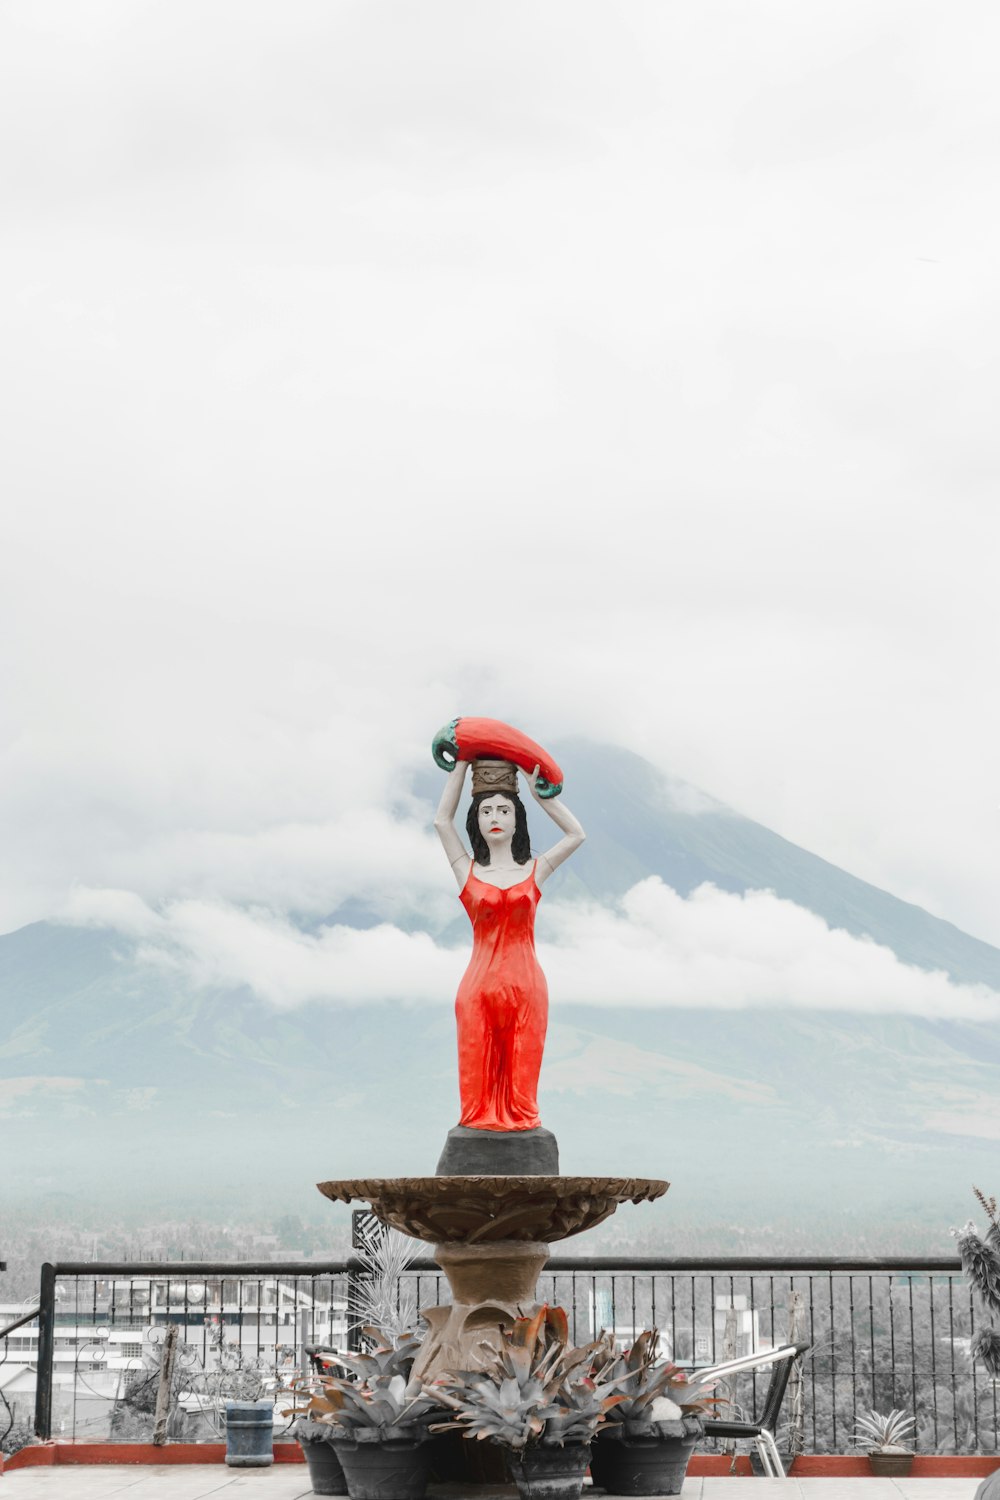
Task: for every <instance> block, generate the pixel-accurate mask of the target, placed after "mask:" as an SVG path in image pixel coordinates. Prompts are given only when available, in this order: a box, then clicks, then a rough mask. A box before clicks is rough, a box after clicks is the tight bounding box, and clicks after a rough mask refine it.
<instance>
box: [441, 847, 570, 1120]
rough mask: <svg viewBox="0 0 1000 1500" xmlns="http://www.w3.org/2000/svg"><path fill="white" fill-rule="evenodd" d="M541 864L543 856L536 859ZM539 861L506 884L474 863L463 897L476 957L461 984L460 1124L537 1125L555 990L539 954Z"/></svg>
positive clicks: (457, 1010) (457, 1011) (457, 1013)
mask: <svg viewBox="0 0 1000 1500" xmlns="http://www.w3.org/2000/svg"><path fill="white" fill-rule="evenodd" d="M536 863H537V861H536ZM541 895H542V893H541V891H540V890H539V889H538V883H537V881H536V880H535V867H534V865H532V867H531V872H530V874H528V875H526V876H525V878H524V879H523V880H520V881H518V883H517V885H512V886H510V887H508V889H507V890H501V889H500V888H499V886H495V885H489V884H488V883H487V882H486V881H485V880H480V879H479V877H478V875H476V873H475V871H474V869H473V868H470V870H469V877H468V879H467V880H466V882H465V885H464V887H463V889H462V894H461V897H460V900H461V902H462V905H463V906H464V907H465V909H466V911H467V912H468V914H469V920H470V921H471V923H472V957H471V959H470V960H469V967H468V968H467V969H466V971H465V974H464V976H463V978H462V983H461V984H460V985H459V987H458V997H457V999H456V1001H455V1016H456V1019H457V1021H458V1086H459V1092H460V1093H461V1096H462V1117H461V1119H460V1120H459V1124H460V1125H471V1126H474V1127H475V1128H476V1129H477V1130H534V1129H536V1127H537V1126H538V1125H540V1124H541V1121H540V1120H539V1118H538V1075H539V1072H540V1071H541V1066H542V1049H543V1047H544V1045H545V1027H546V1023H547V1021H548V1014H549V990H548V985H547V984H546V983H545V975H544V974H543V973H542V971H541V968H540V967H539V963H538V959H537V958H536V957H535V908H536V907H537V905H538V903H539V901H540V900H541Z"/></svg>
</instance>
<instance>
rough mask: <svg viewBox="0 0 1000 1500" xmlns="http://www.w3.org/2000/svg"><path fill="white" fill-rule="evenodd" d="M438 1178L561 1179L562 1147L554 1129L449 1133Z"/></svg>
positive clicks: (461, 1129) (467, 1129)
mask: <svg viewBox="0 0 1000 1500" xmlns="http://www.w3.org/2000/svg"><path fill="white" fill-rule="evenodd" d="M436 1175H437V1176H438V1177H558V1175H559V1146H558V1143H557V1141H556V1138H555V1136H554V1135H553V1134H552V1132H551V1130H545V1129H544V1128H543V1127H542V1126H539V1127H538V1129H537V1130H475V1129H474V1128H473V1127H472V1126H470V1125H456V1126H455V1127H454V1129H453V1130H449V1132H448V1139H447V1140H446V1141H445V1147H444V1150H443V1151H442V1152H441V1160H440V1161H439V1162H438V1164H437V1174H436Z"/></svg>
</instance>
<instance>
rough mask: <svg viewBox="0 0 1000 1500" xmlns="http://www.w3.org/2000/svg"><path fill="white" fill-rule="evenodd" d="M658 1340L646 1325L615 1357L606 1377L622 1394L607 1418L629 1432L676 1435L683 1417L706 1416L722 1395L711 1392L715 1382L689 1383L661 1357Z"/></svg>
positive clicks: (684, 1376) (717, 1403) (683, 1373)
mask: <svg viewBox="0 0 1000 1500" xmlns="http://www.w3.org/2000/svg"><path fill="white" fill-rule="evenodd" d="M659 1343H660V1335H659V1331H658V1329H656V1328H648V1329H646V1331H645V1332H644V1333H640V1335H639V1337H638V1338H637V1339H636V1341H635V1343H634V1344H633V1345H632V1347H631V1349H627V1350H626V1351H625V1353H624V1354H619V1355H618V1356H617V1358H616V1359H615V1361H614V1364H613V1365H612V1367H611V1368H610V1370H609V1371H608V1378H609V1379H615V1380H617V1381H618V1382H619V1383H620V1384H621V1387H622V1389H623V1391H624V1395H623V1396H622V1399H621V1400H620V1401H619V1402H618V1404H617V1405H616V1406H615V1408H614V1410H613V1411H612V1412H611V1413H610V1414H609V1418H608V1420H609V1422H611V1423H615V1422H621V1423H623V1424H624V1426H625V1429H626V1431H627V1432H629V1433H630V1434H635V1435H638V1434H644V1433H652V1432H659V1433H660V1436H661V1437H678V1436H680V1433H681V1431H682V1429H683V1424H684V1418H685V1417H704V1416H708V1415H709V1414H710V1413H711V1412H712V1410H713V1408H715V1407H716V1406H718V1405H719V1404H720V1402H721V1400H722V1398H721V1397H718V1396H713V1395H711V1394H710V1393H711V1391H712V1390H713V1389H714V1387H715V1385H716V1384H717V1382H716V1381H709V1382H708V1383H706V1384H704V1385H698V1386H692V1385H691V1383H690V1382H689V1380H688V1378H687V1375H686V1373H685V1372H684V1370H682V1369H681V1368H680V1366H679V1365H675V1364H672V1363H671V1362H670V1361H669V1360H661V1359H660V1358H659Z"/></svg>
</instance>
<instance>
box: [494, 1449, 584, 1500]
mask: <svg viewBox="0 0 1000 1500" xmlns="http://www.w3.org/2000/svg"><path fill="white" fill-rule="evenodd" d="M509 1462H510V1473H511V1478H512V1479H513V1481H514V1483H515V1484H516V1485H517V1492H518V1494H519V1495H520V1497H521V1500H580V1492H581V1491H582V1489H583V1481H584V1476H585V1475H586V1473H587V1465H588V1464H589V1463H590V1444H589V1443H567V1444H566V1445H565V1447H562V1448H559V1447H545V1446H543V1445H539V1446H538V1447H537V1448H525V1449H524V1451H523V1452H522V1453H512V1454H511V1455H510V1460H509Z"/></svg>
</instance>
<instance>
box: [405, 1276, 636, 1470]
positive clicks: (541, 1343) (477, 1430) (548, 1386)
mask: <svg viewBox="0 0 1000 1500" xmlns="http://www.w3.org/2000/svg"><path fill="white" fill-rule="evenodd" d="M501 1331H502V1334H503V1343H502V1345H501V1347H500V1348H499V1349H494V1348H493V1346H492V1345H490V1344H487V1343H483V1344H482V1345H481V1346H480V1347H481V1349H482V1350H483V1351H484V1353H486V1354H487V1356H488V1359H487V1364H486V1366H485V1368H484V1369H482V1370H478V1371H448V1372H446V1373H445V1374H444V1375H441V1376H439V1377H438V1379H437V1380H436V1381H435V1382H434V1383H433V1385H432V1386H431V1387H430V1389H431V1390H432V1391H433V1392H434V1394H435V1397H436V1399H437V1400H438V1401H439V1402H440V1404H441V1405H442V1406H445V1407H448V1408H449V1409H450V1410H451V1411H452V1412H454V1413H455V1415H454V1417H453V1419H452V1420H451V1421H448V1422H439V1423H435V1424H434V1426H433V1427H432V1429H431V1430H432V1431H433V1432H444V1431H447V1430H449V1429H452V1428H458V1429H460V1430H461V1431H462V1432H464V1434H465V1436H466V1437H467V1438H477V1439H480V1440H482V1439H485V1438H492V1439H493V1441H494V1442H497V1443H500V1444H502V1445H503V1446H504V1447H506V1448H510V1449H512V1450H513V1451H515V1452H521V1451H523V1450H524V1449H525V1448H526V1447H529V1446H534V1445H535V1444H543V1445H545V1446H546V1447H552V1446H557V1447H562V1446H563V1445H565V1444H566V1443H585V1442H589V1440H590V1439H591V1438H592V1437H593V1435H594V1433H595V1432H596V1431H597V1429H598V1428H599V1427H600V1426H601V1425H602V1423H603V1422H604V1421H605V1418H606V1415H607V1413H608V1412H609V1411H610V1410H611V1408H612V1407H613V1406H614V1405H615V1404H616V1403H617V1402H618V1401H620V1400H622V1395H621V1394H620V1392H619V1389H618V1388H619V1386H620V1385H621V1381H622V1377H621V1376H616V1377H614V1378H609V1374H608V1372H609V1371H610V1370H611V1369H613V1367H614V1364H615V1358H614V1349H613V1346H612V1344H611V1343H610V1341H609V1340H608V1339H607V1338H606V1337H604V1336H603V1335H602V1337H601V1338H599V1339H597V1340H595V1341H594V1342H593V1343H592V1344H587V1345H586V1346H585V1347H582V1348H573V1347H571V1345H570V1343H569V1323H568V1320H567V1317H566V1314H565V1312H564V1311H563V1309H562V1308H561V1307H547V1306H544V1307H542V1308H540V1309H539V1311H538V1312H537V1313H536V1314H535V1315H534V1317H531V1318H518V1319H516V1321H515V1323H514V1326H513V1327H512V1328H511V1329H503V1330H501Z"/></svg>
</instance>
